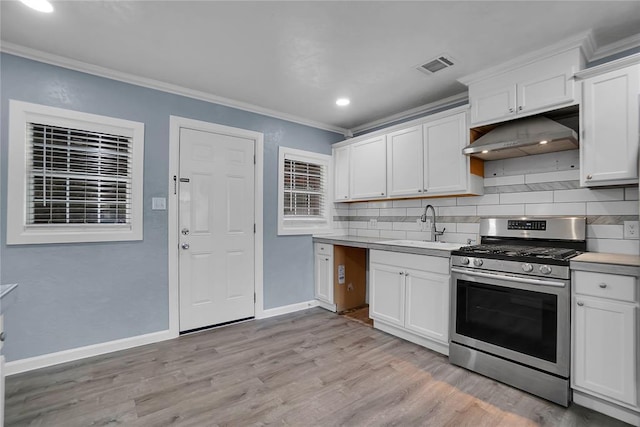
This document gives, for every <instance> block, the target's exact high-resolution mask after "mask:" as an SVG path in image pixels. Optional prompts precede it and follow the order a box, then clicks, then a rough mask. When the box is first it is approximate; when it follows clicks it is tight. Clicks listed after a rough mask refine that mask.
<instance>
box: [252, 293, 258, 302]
mask: <svg viewBox="0 0 640 427" xmlns="http://www.w3.org/2000/svg"><path fill="white" fill-rule="evenodd" d="M257 298H258V297H256V293H255V292H254V293H253V302H254V303H255V302H256V301H257Z"/></svg>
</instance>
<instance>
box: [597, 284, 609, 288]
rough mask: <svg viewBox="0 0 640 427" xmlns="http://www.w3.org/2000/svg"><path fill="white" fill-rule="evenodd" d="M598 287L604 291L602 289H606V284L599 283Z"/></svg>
mask: <svg viewBox="0 0 640 427" xmlns="http://www.w3.org/2000/svg"><path fill="white" fill-rule="evenodd" d="M598 286H600V287H601V288H602V289H604V288H606V287H607V284H606V283H600V284H599V285H598Z"/></svg>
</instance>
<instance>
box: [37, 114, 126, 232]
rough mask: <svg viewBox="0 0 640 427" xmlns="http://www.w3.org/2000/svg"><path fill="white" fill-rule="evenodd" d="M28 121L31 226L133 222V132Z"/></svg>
mask: <svg viewBox="0 0 640 427" xmlns="http://www.w3.org/2000/svg"><path fill="white" fill-rule="evenodd" d="M27 126H28V129H29V131H28V132H29V142H30V148H31V150H30V151H31V157H30V160H31V161H30V162H29V164H30V166H31V168H30V172H29V177H28V183H29V184H28V189H29V190H28V191H29V194H28V196H29V197H28V198H27V224H28V225H29V224H130V223H131V178H132V168H131V154H132V138H131V137H127V136H121V135H110V134H105V133H100V132H91V131H87V130H80V129H70V128H64V127H60V126H51V125H46V124H43V123H28V125H27Z"/></svg>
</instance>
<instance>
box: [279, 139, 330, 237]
mask: <svg viewBox="0 0 640 427" xmlns="http://www.w3.org/2000/svg"><path fill="white" fill-rule="evenodd" d="M278 155H279V156H278V157H279V158H278V235H282V236H287V235H297V234H327V233H330V232H331V230H332V216H333V212H332V206H333V203H332V201H333V194H332V189H333V162H332V157H331V156H330V155H327V154H320V153H314V152H311V151H304V150H297V149H295V148H289V147H279V149H278ZM285 156H286V157H288V158H294V159H295V160H299V161H303V162H309V163H318V164H322V165H323V166H325V167H326V171H327V182H326V184H327V186H326V192H327V193H326V195H325V215H324V220H309V219H303V218H296V219H285V218H284V159H285Z"/></svg>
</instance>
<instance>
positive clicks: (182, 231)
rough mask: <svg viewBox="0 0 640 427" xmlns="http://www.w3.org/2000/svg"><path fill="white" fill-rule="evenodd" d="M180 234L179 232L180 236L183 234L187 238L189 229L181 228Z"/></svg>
mask: <svg viewBox="0 0 640 427" xmlns="http://www.w3.org/2000/svg"><path fill="white" fill-rule="evenodd" d="M180 232H181V233H182V234H184V235H185V236H188V235H189V229H188V228H183V229H182V230H181V231H180Z"/></svg>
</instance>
